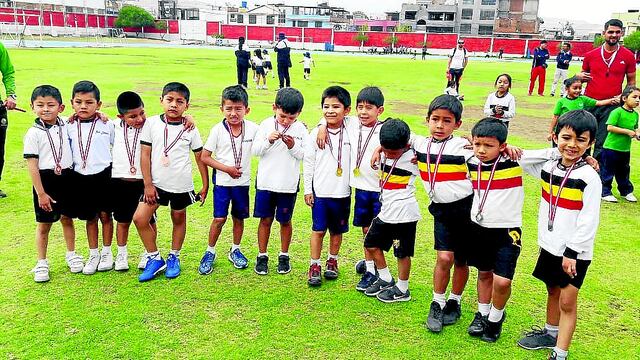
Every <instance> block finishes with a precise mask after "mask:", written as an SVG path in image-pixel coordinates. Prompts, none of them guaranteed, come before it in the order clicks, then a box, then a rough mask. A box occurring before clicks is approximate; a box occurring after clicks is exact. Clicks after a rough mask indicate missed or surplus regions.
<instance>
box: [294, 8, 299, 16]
mask: <svg viewBox="0 0 640 360" xmlns="http://www.w3.org/2000/svg"><path fill="white" fill-rule="evenodd" d="M293 15H300V7H298V6H294V7H293Z"/></svg>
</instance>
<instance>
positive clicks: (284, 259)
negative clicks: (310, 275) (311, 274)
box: [278, 255, 291, 274]
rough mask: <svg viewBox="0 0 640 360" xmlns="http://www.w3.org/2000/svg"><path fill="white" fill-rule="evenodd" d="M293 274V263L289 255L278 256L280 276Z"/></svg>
mask: <svg viewBox="0 0 640 360" xmlns="http://www.w3.org/2000/svg"><path fill="white" fill-rule="evenodd" d="M289 272H291V263H290V261H289V257H288V256H287V255H280V256H278V274H286V273H289Z"/></svg>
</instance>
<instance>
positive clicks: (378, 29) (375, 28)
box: [370, 26, 384, 31]
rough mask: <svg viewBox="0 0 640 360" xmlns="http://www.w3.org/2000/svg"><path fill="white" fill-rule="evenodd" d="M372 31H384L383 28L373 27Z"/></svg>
mask: <svg viewBox="0 0 640 360" xmlns="http://www.w3.org/2000/svg"><path fill="white" fill-rule="evenodd" d="M370 30H371V31H384V29H383V28H382V26H371V29H370Z"/></svg>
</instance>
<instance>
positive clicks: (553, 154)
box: [519, 148, 560, 179]
mask: <svg viewBox="0 0 640 360" xmlns="http://www.w3.org/2000/svg"><path fill="white" fill-rule="evenodd" d="M558 158H560V151H559V150H558V148H549V149H542V150H525V151H524V152H523V153H522V157H521V158H520V160H519V163H520V166H522V170H524V171H525V172H526V173H528V174H529V175H531V176H533V177H535V178H536V179H540V171H541V170H542V167H543V166H544V164H545V163H546V162H547V161H549V160H556V159H558Z"/></svg>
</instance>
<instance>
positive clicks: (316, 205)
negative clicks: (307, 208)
mask: <svg viewBox="0 0 640 360" xmlns="http://www.w3.org/2000/svg"><path fill="white" fill-rule="evenodd" d="M350 209H351V197H345V198H337V199H336V198H322V197H315V196H314V201H313V207H312V208H311V218H312V219H313V225H312V227H311V230H313V231H327V229H329V233H331V234H344V233H346V232H347V231H349V210H350Z"/></svg>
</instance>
